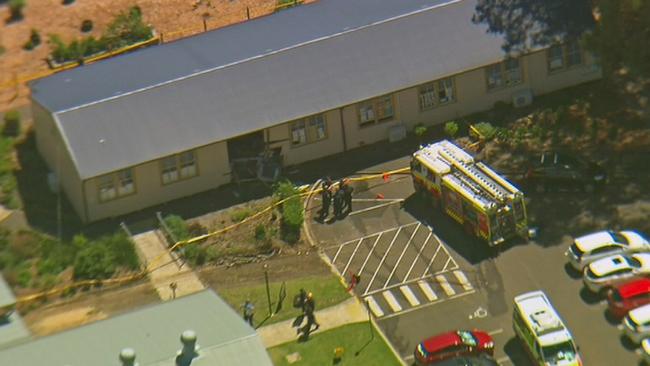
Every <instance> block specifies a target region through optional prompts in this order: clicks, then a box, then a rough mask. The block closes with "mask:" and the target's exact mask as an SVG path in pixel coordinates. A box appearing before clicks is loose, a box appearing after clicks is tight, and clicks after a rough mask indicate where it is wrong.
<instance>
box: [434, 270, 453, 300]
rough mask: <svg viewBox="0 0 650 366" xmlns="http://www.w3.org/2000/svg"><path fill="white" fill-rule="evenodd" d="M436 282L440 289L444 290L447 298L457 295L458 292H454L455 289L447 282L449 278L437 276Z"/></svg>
mask: <svg viewBox="0 0 650 366" xmlns="http://www.w3.org/2000/svg"><path fill="white" fill-rule="evenodd" d="M436 280H437V281H438V283H439V284H440V287H442V289H443V290H444V291H445V293H446V294H447V296H453V295H454V294H456V290H454V288H453V287H451V285H450V284H449V282H448V281H447V277H445V276H444V275H441V274H440V275H437V276H436Z"/></svg>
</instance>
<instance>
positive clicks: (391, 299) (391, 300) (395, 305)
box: [381, 290, 402, 313]
mask: <svg viewBox="0 0 650 366" xmlns="http://www.w3.org/2000/svg"><path fill="white" fill-rule="evenodd" d="M381 294H382V295H383V296H384V299H386V302H387V303H388V306H390V308H391V309H393V311H394V312H396V313H397V312H399V311H402V305H400V304H399V302H397V299H396V298H395V295H393V293H392V292H390V290H386V291H384V292H382V293H381Z"/></svg>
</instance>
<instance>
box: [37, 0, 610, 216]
mask: <svg viewBox="0 0 650 366" xmlns="http://www.w3.org/2000/svg"><path fill="white" fill-rule="evenodd" d="M475 5H476V2H475V0H404V1H383V0H354V1H350V0H321V1H318V2H316V3H313V4H309V5H303V6H299V7H296V8H292V9H289V10H286V11H282V12H280V13H277V14H274V15H271V16H267V17H263V18H259V19H255V20H252V21H248V22H245V23H241V24H237V25H233V26H230V27H226V28H223V29H218V30H215V31H210V32H206V33H204V34H201V35H198V36H194V37H189V38H186V39H182V40H179V41H175V42H171V43H167V44H163V45H159V46H155V47H151V48H148V49H144V50H141V51H137V52H134V53H131V54H126V55H122V56H119V57H115V58H112V59H109V60H106V61H102V62H99V63H96V64H91V65H87V66H83V67H80V68H76V69H73V70H69V71H66V72H62V73H58V74H56V75H53V76H50V77H47V78H44V79H41V80H38V81H36V82H34V83H33V84H32V85H31V88H32V100H33V110H34V119H35V131H36V139H37V145H38V149H39V151H40V152H41V154H42V155H43V157H44V158H45V160H46V162H47V164H48V166H49V167H50V169H51V170H52V172H53V176H55V177H56V181H58V182H60V185H61V186H62V188H63V191H64V192H65V194H66V195H67V197H68V198H69V200H70V202H71V203H72V205H73V207H74V208H75V210H76V211H77V212H78V213H79V216H80V217H81V218H82V220H83V221H86V222H88V221H94V220H99V219H102V218H107V217H113V216H118V215H122V214H125V213H128V212H132V211H136V210H139V209H142V208H146V207H149V206H153V205H156V204H159V203H162V202H165V201H169V200H172V199H176V198H180V197H184V196H188V195H191V194H194V193H198V192H201V191H205V190H209V189H212V188H215V187H218V186H220V185H223V184H226V183H229V182H231V181H232V180H233V179H240V178H242V177H241V174H240V171H245V170H246V169H240V168H241V165H242V164H243V166H244V167H245V164H246V162H247V161H249V160H247V159H250V158H251V157H259V156H267V157H269V156H273V157H274V159H275V161H278V162H279V164H281V165H284V166H287V165H293V164H297V163H302V162H305V161H309V160H313V159H317V158H321V157H324V156H328V155H331V154H335V153H340V152H344V151H348V150H352V149H354V148H357V147H359V146H363V145H365V144H370V143H374V142H378V141H381V140H386V139H388V138H389V136H390V135H394V136H397V135H400V134H403V132H404V131H406V130H411V129H412V128H413V126H414V125H416V124H418V123H424V124H427V125H431V124H439V123H444V122H445V121H448V120H450V119H454V118H457V117H460V116H463V115H468V114H471V113H474V112H478V111H483V110H487V109H490V108H492V107H493V106H494V104H495V103H496V102H498V101H504V102H508V103H514V104H516V105H521V104H526V103H528V102H530V100H531V99H532V98H533V97H534V96H536V95H540V94H544V93H547V92H550V91H553V90H557V89H561V88H564V87H567V86H571V85H575V84H579V83H582V82H586V81H589V80H593V79H596V78H599V77H600V75H601V73H600V69H599V68H598V67H597V65H596V64H595V63H594V59H593V58H592V57H591V56H590V55H589V54H588V53H586V52H583V50H582V49H580V46H579V44H578V43H577V42H568V43H566V44H558V45H555V46H553V47H550V48H547V49H538V50H534V51H532V52H530V53H529V54H526V55H523V56H520V57H514V58H506V55H505V54H504V53H503V51H502V49H501V45H502V39H501V38H500V37H498V36H495V35H491V34H487V33H486V26H484V25H477V24H473V23H472V21H471V18H472V14H473V12H474V7H475ZM253 169H256V167H255V166H254V167H253Z"/></svg>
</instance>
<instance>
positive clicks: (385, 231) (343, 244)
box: [324, 221, 419, 249]
mask: <svg viewBox="0 0 650 366" xmlns="http://www.w3.org/2000/svg"><path fill="white" fill-rule="evenodd" d="M418 223H419V221H413V222H411V223H408V224H404V225H402V226H399V227H393V228H390V229H386V230H382V231H377V232H375V233H372V234H368V235H365V236H362V237H360V238H356V239H352V240H348V241H346V242H344V243H342V244H336V245H330V246H329V247H325V248H324V249H330V248H334V247H337V246H345V245H350V244H352V243H356V242H357V240H359V239H370V238H373V237H375V236H376V235H379V234H386V233H387V232H390V231H395V230H397V229H398V228H400V227H408V226H411V225H415V224H418Z"/></svg>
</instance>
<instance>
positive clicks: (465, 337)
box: [457, 330, 477, 347]
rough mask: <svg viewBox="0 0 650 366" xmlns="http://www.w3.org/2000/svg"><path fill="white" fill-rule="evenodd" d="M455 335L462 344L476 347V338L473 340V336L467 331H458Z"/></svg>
mask: <svg viewBox="0 0 650 366" xmlns="http://www.w3.org/2000/svg"><path fill="white" fill-rule="evenodd" d="M457 334H458V336H459V337H460V339H461V340H462V341H463V343H464V344H466V345H468V346H472V347H474V346H476V343H477V341H476V338H474V336H473V335H472V333H470V332H468V331H464V330H460V331H458V332H457Z"/></svg>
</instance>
